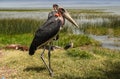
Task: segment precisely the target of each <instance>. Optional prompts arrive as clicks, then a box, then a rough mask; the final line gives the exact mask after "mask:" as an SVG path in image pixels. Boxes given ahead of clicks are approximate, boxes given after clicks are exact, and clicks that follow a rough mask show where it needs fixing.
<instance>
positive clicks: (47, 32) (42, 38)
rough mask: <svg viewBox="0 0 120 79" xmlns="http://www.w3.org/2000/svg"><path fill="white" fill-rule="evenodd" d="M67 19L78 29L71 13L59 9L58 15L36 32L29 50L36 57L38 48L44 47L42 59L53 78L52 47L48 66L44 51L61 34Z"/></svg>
mask: <svg viewBox="0 0 120 79" xmlns="http://www.w3.org/2000/svg"><path fill="white" fill-rule="evenodd" d="M65 18H66V19H67V20H68V21H70V22H71V23H72V24H74V25H75V26H76V27H78V25H77V23H76V22H75V21H74V20H73V19H72V18H71V16H70V15H69V13H68V12H67V11H66V10H65V9H64V8H59V9H58V13H56V14H55V15H54V16H52V17H51V18H49V19H48V20H47V21H46V22H45V23H44V24H43V25H42V26H41V27H40V28H39V29H38V30H37V31H36V32H35V36H34V38H33V41H32V43H31V46H30V48H29V55H34V53H35V51H36V50H37V47H44V49H43V52H42V53H41V59H42V61H43V62H44V64H45V66H46V68H47V69H48V71H49V74H50V75H51V76H52V75H53V71H52V69H51V64H50V55H51V54H50V51H51V45H49V51H48V65H47V64H46V62H45V60H44V57H43V55H44V51H45V45H46V44H48V43H49V42H51V41H53V39H54V38H55V37H56V35H57V34H58V33H59V31H60V28H61V27H62V26H63V24H64V22H65V20H64V19H65Z"/></svg>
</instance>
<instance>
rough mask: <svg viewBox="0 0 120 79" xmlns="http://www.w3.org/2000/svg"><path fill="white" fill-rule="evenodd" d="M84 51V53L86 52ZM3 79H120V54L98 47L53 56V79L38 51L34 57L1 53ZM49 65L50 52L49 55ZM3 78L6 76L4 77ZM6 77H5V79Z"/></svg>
mask: <svg viewBox="0 0 120 79" xmlns="http://www.w3.org/2000/svg"><path fill="white" fill-rule="evenodd" d="M83 48H84V50H83ZM1 52H2V53H1V54H0V56H1V58H0V63H1V64H0V71H1V72H0V77H3V76H4V78H8V79H25V78H27V79H35V78H38V79H39V78H40V79H96V78H97V79H119V78H120V74H119V73H120V70H119V69H120V51H114V50H108V49H103V48H98V47H86V46H85V47H84V46H82V47H80V48H72V49H69V50H67V51H65V50H55V51H53V52H52V59H51V61H52V62H51V63H52V68H53V70H54V77H53V78H51V77H50V76H49V73H48V71H47V69H46V68H45V66H44V64H43V62H42V60H41V59H40V52H42V50H37V51H36V53H35V55H34V56H32V57H31V56H29V55H28V52H25V51H24V52H22V51H15V50H1ZM45 60H46V61H47V51H46V52H45ZM2 74H3V75H2ZM1 75H2V76H1Z"/></svg>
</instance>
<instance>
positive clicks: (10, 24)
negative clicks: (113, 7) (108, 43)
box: [0, 10, 120, 79]
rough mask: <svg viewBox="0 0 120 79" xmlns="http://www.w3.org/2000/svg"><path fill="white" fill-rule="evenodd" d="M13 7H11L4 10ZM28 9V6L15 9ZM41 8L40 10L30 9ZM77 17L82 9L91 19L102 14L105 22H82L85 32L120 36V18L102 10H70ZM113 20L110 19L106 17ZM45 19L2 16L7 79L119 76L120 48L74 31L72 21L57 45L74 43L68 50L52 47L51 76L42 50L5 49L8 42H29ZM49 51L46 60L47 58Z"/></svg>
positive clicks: (1, 53) (2, 63)
mask: <svg viewBox="0 0 120 79" xmlns="http://www.w3.org/2000/svg"><path fill="white" fill-rule="evenodd" d="M0 11H11V10H0ZM12 11H25V10H12ZM27 11H40V10H27ZM69 11H70V13H74V14H73V15H72V16H73V17H74V19H79V20H80V19H81V18H82V17H83V16H82V13H83V14H84V18H86V19H87V20H90V19H96V18H102V19H103V22H102V23H95V24H94V23H93V24H91V23H89V22H88V23H83V24H81V23H79V25H80V26H84V27H82V28H80V30H81V29H82V30H83V31H84V32H85V33H91V34H98V35H106V34H110V35H113V36H118V37H119V36H120V31H119V29H120V19H119V16H117V15H115V16H114V15H111V14H108V13H106V12H102V11H98V10H77V11H76V10H69ZM106 19H107V20H109V21H106ZM43 22H44V20H36V19H28V18H17V19H13V18H8V19H0V28H1V29H0V78H5V79H119V78H120V51H119V50H110V49H105V48H102V47H100V45H101V44H100V42H98V41H96V40H94V39H92V38H90V37H88V36H87V35H85V34H84V35H82V34H74V32H73V30H72V29H71V28H72V27H71V26H70V27H71V28H70V27H69V25H65V28H64V29H62V30H61V32H60V34H59V36H60V38H59V40H58V41H55V42H54V45H58V46H61V47H64V46H65V45H66V44H67V43H70V42H73V43H74V47H73V48H70V49H68V50H64V49H56V50H54V51H52V57H51V63H52V68H53V71H54V76H53V78H51V77H50V76H49V73H48V71H47V69H46V68H45V66H44V64H43V62H42V60H40V52H42V51H43V50H42V49H39V50H37V51H36V53H35V55H34V56H29V55H28V51H19V50H7V49H1V48H2V47H4V46H6V45H8V44H22V45H26V46H29V45H30V43H31V41H32V39H33V36H34V32H35V30H36V29H37V28H38V27H39V26H41V25H42V24H43ZM47 52H48V51H45V55H44V56H45V60H46V61H47Z"/></svg>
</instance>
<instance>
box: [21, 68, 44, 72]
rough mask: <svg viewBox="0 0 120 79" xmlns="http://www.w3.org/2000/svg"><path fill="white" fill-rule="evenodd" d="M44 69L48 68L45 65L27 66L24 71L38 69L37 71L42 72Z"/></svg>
mask: <svg viewBox="0 0 120 79" xmlns="http://www.w3.org/2000/svg"><path fill="white" fill-rule="evenodd" d="M43 70H46V68H45V67H27V68H25V69H24V70H23V71H27V72H28V71H36V72H40V71H43Z"/></svg>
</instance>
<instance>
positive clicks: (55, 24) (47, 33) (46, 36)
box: [29, 18, 62, 55]
mask: <svg viewBox="0 0 120 79" xmlns="http://www.w3.org/2000/svg"><path fill="white" fill-rule="evenodd" d="M55 19H56V18H51V19H49V20H48V21H47V22H45V23H44V24H43V25H42V26H41V27H40V28H39V29H38V30H37V31H36V33H35V37H34V39H33V41H32V43H31V46H30V49H29V54H30V55H33V54H34V52H35V50H36V49H37V47H38V46H42V45H44V44H45V43H46V42H48V41H49V40H50V39H52V38H53V37H54V36H55V35H56V34H57V33H58V31H59V29H60V26H61V24H62V23H61V21H60V20H59V19H58V20H55Z"/></svg>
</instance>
